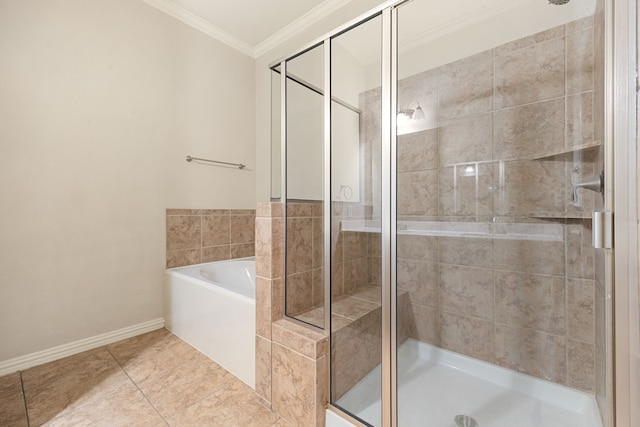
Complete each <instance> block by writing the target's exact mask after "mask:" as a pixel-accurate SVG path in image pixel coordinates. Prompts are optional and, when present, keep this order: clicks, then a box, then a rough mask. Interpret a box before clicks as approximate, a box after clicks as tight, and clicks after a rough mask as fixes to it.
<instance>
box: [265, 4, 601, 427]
mask: <svg viewBox="0 0 640 427" xmlns="http://www.w3.org/2000/svg"><path fill="white" fill-rule="evenodd" d="M565 3H566V2H565ZM606 5H607V2H605V1H596V0H589V1H582V2H579V1H573V2H568V3H566V4H563V5H555V4H547V2H540V1H533V0H518V1H510V2H502V1H499V2H496V1H489V0H486V1H485V0H483V1H462V0H457V1H452V2H448V3H446V4H445V3H439V4H438V6H437V7H435V6H434V5H433V3H430V2H427V1H426V0H413V1H410V2H398V3H397V4H391V3H386V4H385V5H382V6H381V7H379V8H378V9H376V10H374V11H372V12H371V14H370V15H368V16H367V17H365V18H363V19H362V20H359V21H357V22H353V23H349V24H346V25H345V26H343V27H341V28H339V29H337V30H336V31H334V32H333V33H331V34H330V35H329V36H327V37H326V38H323V39H322V40H320V41H318V42H315V43H312V44H310V45H309V47H308V48H307V49H304V50H302V51H300V52H299V53H297V54H296V55H294V56H292V57H290V58H287V59H285V60H283V61H282V62H280V63H278V64H276V65H275V66H274V67H273V68H272V70H273V73H272V75H273V80H272V82H273V88H274V91H273V97H272V99H273V100H274V103H273V107H274V109H273V112H274V114H273V120H272V124H273V125H274V126H273V129H274V132H275V134H274V141H275V142H276V143H274V144H273V154H274V156H273V161H272V165H274V166H275V165H277V167H274V172H276V175H277V176H274V179H273V183H274V184H275V185H274V186H273V188H274V190H276V191H277V194H278V195H279V196H281V198H282V200H284V203H283V204H282V210H283V212H282V236H281V239H282V242H284V249H283V251H284V255H283V256H284V258H283V261H282V265H283V267H282V268H283V271H282V280H283V281H284V284H283V292H284V295H283V296H282V298H283V301H284V307H283V313H282V314H283V315H284V317H285V318H286V319H293V321H295V322H297V323H295V324H296V325H297V326H299V327H301V328H305V327H306V326H305V325H307V326H308V328H307V329H304V330H307V331H311V332H314V331H315V332H314V333H317V334H318V335H317V339H318V341H317V342H320V341H321V340H322V339H321V338H320V337H327V338H328V349H327V352H326V353H324V354H326V363H327V364H328V374H327V378H328V386H327V390H326V398H327V399H328V402H329V404H330V405H331V407H332V408H333V410H334V411H335V412H336V413H339V412H341V411H343V412H344V413H346V414H349V416H350V417H352V418H351V419H352V420H357V421H358V422H360V423H363V424H364V425H373V426H394V425H402V426H413V425H416V426H417V425H424V423H425V420H428V422H429V423H430V424H429V425H433V426H443V427H450V426H451V427H454V426H456V425H458V426H471V425H479V426H503V425H504V426H506V425H523V426H545V427H546V426H551V425H562V426H565V427H572V426H575V427H585V426H589V427H601V426H609V427H612V424H610V421H609V419H610V417H611V413H610V406H611V401H612V400H611V399H612V390H611V385H610V384H611V372H610V370H609V368H608V366H609V365H610V364H611V359H610V357H611V356H610V355H611V349H610V340H611V331H610V330H609V328H610V317H611V307H610V301H609V299H608V297H607V295H610V292H611V291H610V286H611V283H610V280H608V279H607V276H608V275H609V274H610V269H611V266H610V262H611V260H610V256H608V255H607V252H606V250H605V249H594V248H593V246H592V234H593V221H592V219H591V213H592V212H593V211H597V210H603V209H605V208H607V206H606V200H607V198H606V197H604V195H603V194H602V192H603V191H604V188H603V187H604V186H603V185H602V184H601V180H602V176H604V177H606V176H607V174H606V173H603V171H605V168H608V167H609V166H608V165H607V159H606V157H607V154H606V150H605V149H604V144H605V140H606V138H605V135H606V130H605V120H604V117H605V62H606V61H605V51H606V49H605V40H607V37H605V33H606V31H607V28H609V27H608V24H607V23H606V22H605V16H606V14H605V6H606ZM281 178H282V179H281ZM274 194H275V193H274ZM288 321H291V320H288ZM311 332H309V333H311ZM300 333H301V332H300ZM315 366H316V367H317V365H315ZM314 372H318V370H317V369H316V370H315V371H314ZM474 423H475V424H474Z"/></svg>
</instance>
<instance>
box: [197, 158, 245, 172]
mask: <svg viewBox="0 0 640 427" xmlns="http://www.w3.org/2000/svg"><path fill="white" fill-rule="evenodd" d="M192 160H199V161H201V162H210V163H218V164H221V165H229V166H237V167H238V169H244V168H246V167H247V165H243V164H242V163H229V162H221V161H219V160H209V159H201V158H199V157H191V156H187V162H190V161H192Z"/></svg>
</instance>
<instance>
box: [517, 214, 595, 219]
mask: <svg viewBox="0 0 640 427" xmlns="http://www.w3.org/2000/svg"><path fill="white" fill-rule="evenodd" d="M528 216H529V218H536V219H591V212H577V213H563V212H539V213H533V214H529V215H528Z"/></svg>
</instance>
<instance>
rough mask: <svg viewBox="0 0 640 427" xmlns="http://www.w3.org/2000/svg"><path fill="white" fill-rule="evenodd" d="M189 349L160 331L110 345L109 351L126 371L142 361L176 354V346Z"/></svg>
mask: <svg viewBox="0 0 640 427" xmlns="http://www.w3.org/2000/svg"><path fill="white" fill-rule="evenodd" d="M176 345H177V346H181V347H182V349H183V350H184V349H186V348H187V347H189V346H188V345H187V344H185V343H184V342H183V341H181V340H180V339H179V338H178V337H176V336H175V335H173V334H172V333H171V332H169V331H168V330H166V329H164V328H163V329H158V330H156V331H153V332H149V333H146V334H143V335H138V336H136V337H133V338H129V339H126V340H122V341H118V342H116V343H113V344H109V345H108V346H107V349H108V350H109V352H110V353H111V354H112V355H113V357H115V358H116V360H117V361H118V363H120V365H122V367H123V368H124V369H125V370H128V368H129V367H131V366H135V365H136V364H137V363H140V361H144V360H148V359H151V360H153V359H154V358H157V357H167V356H170V355H172V354H175V353H176V351H175V348H173V347H174V346H176ZM192 350H193V349H192Z"/></svg>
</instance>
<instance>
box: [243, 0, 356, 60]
mask: <svg viewBox="0 0 640 427" xmlns="http://www.w3.org/2000/svg"><path fill="white" fill-rule="evenodd" d="M351 1H352V0H325V1H324V2H322V3H320V4H319V5H318V6H316V7H314V8H313V9H311V10H310V11H309V12H307V13H305V14H304V15H302V16H301V17H300V18H298V19H296V20H295V21H293V22H292V23H291V24H289V25H287V26H286V27H284V28H283V29H281V30H279V31H278V32H276V33H275V34H273V35H272V36H270V37H268V38H267V39H265V40H264V41H262V42H260V43H258V45H256V47H255V48H254V57H256V58H257V57H259V56H262V55H263V54H265V53H267V52H268V51H270V50H271V49H273V48H274V47H276V46H277V45H279V44H280V43H282V42H284V41H286V40H288V39H289V38H291V37H293V36H295V35H296V34H298V33H300V32H301V31H303V30H305V29H306V28H308V27H309V26H311V25H313V24H315V23H316V22H319V21H320V20H321V19H323V18H324V17H326V16H327V15H329V14H330V13H332V12H335V11H336V10H338V9H339V8H341V7H343V6H345V5H346V4H348V3H350V2H351Z"/></svg>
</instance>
